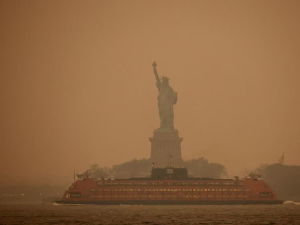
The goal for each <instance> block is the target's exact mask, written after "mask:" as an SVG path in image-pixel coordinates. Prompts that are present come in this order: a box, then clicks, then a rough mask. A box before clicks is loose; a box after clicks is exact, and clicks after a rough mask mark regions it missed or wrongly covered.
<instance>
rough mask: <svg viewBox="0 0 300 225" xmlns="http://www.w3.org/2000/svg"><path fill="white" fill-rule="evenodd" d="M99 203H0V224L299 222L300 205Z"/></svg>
mask: <svg viewBox="0 0 300 225" xmlns="http://www.w3.org/2000/svg"><path fill="white" fill-rule="evenodd" d="M290 203H291V204H283V205H234V206H232V205H228V206H224V205H222V206H221V205H220V206H213V205H208V206H204V205H198V206H179V205H178V206H130V205H119V206H101V205H56V204H54V205H53V204H41V203H1V204H0V224H1V225H2V224H32V225H34V224H299V225H300V205H298V204H294V203H293V202H290Z"/></svg>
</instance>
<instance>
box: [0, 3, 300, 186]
mask: <svg viewBox="0 0 300 225" xmlns="http://www.w3.org/2000/svg"><path fill="white" fill-rule="evenodd" d="M299 8H300V2H299V1H297V0H294V1H292V0H291V1H273V0H272V1H271V0H269V1H267V0H265V1H250V0H248V1H247V0H246V1H238V0H236V1H233V0H232V1H212V0H207V1H174V0H172V1H158V0H151V1H137V0H136V1H135V0H130V1H129V0H126V1H125V0H124V1H121V0H120V1H113V0H107V1H30V0H29V1H8V0H7V1H5V0H1V1H0V27H1V35H0V48H1V51H0V103H1V111H0V127H1V128H0V150H1V152H0V154H1V155H0V159H1V161H0V162H1V163H0V175H1V177H2V179H1V181H0V184H2V185H8V184H21V183H33V184H42V183H49V184H60V183H63V182H65V181H66V180H68V181H71V180H72V172H73V168H74V166H75V168H76V171H78V172H81V171H83V170H85V169H87V168H88V167H89V166H90V165H91V164H94V163H98V164H99V165H100V166H111V165H113V164H117V163H122V162H124V161H127V160H131V159H133V158H143V157H146V158H149V157H150V142H149V139H148V138H149V137H150V136H152V132H153V130H154V129H156V128H158V127H159V116H158V108H157V94H158V91H157V88H156V86H155V78H154V74H153V71H152V66H151V64H152V62H153V61H155V60H157V64H158V66H157V69H158V73H159V75H160V76H162V75H165V76H168V77H169V78H170V85H171V86H172V87H173V89H174V91H177V92H178V103H177V104H176V105H175V106H174V111H175V128H176V129H178V130H179V134H180V136H181V137H183V138H184V140H183V142H182V154H183V159H185V160H186V159H191V158H197V157H202V156H203V157H205V158H207V159H208V160H209V161H214V162H218V163H221V164H223V165H224V166H225V167H226V168H227V170H228V173H229V175H230V176H234V175H237V174H238V175H243V172H244V169H245V168H254V167H256V166H258V165H259V164H261V163H275V162H277V161H278V159H279V158H280V156H281V155H282V153H283V152H284V153H285V156H286V160H285V163H286V164H296V165H299V164H300V160H299V159H300V117H299V115H300V101H299V97H300V63H299V59H300V42H299V40H300V27H299V21H300V13H299Z"/></svg>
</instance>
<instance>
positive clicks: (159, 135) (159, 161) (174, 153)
mask: <svg viewBox="0 0 300 225" xmlns="http://www.w3.org/2000/svg"><path fill="white" fill-rule="evenodd" d="M149 140H150V142H151V160H152V162H153V163H154V167H156V168H158V167H159V168H165V167H184V165H183V160H182V157H181V142H182V140H183V138H181V137H179V134H178V131H177V130H175V129H170V128H158V129H156V130H155V131H154V132H153V137H150V138H149Z"/></svg>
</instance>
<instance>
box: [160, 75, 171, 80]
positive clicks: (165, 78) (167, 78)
mask: <svg viewBox="0 0 300 225" xmlns="http://www.w3.org/2000/svg"><path fill="white" fill-rule="evenodd" d="M161 79H162V80H170V78H169V77H167V76H162V77H161Z"/></svg>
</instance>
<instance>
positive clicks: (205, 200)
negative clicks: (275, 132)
mask: <svg viewBox="0 0 300 225" xmlns="http://www.w3.org/2000/svg"><path fill="white" fill-rule="evenodd" d="M56 202H57V203H63V204H102V205H120V204H130V205H131V204H132V205H133V204H139V205H167V204H168V205H171V204H172V205H176V204H186V205H198V204H281V203H282V202H283V201H282V200H278V198H277V196H276V193H275V192H274V191H273V190H272V189H271V187H270V186H269V185H268V184H266V183H265V182H264V181H262V180H259V179H258V178H254V177H252V178H251V177H248V178H245V179H238V177H236V178H235V179H211V178H193V177H189V176H188V171H187V169H186V168H171V167H168V168H153V169H152V172H151V177H148V178H129V179H93V178H89V177H88V176H86V177H81V178H79V179H77V181H76V182H74V183H73V184H72V185H71V186H70V187H69V188H68V190H66V191H65V193H64V195H63V197H62V198H61V199H60V200H58V201H56Z"/></svg>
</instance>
